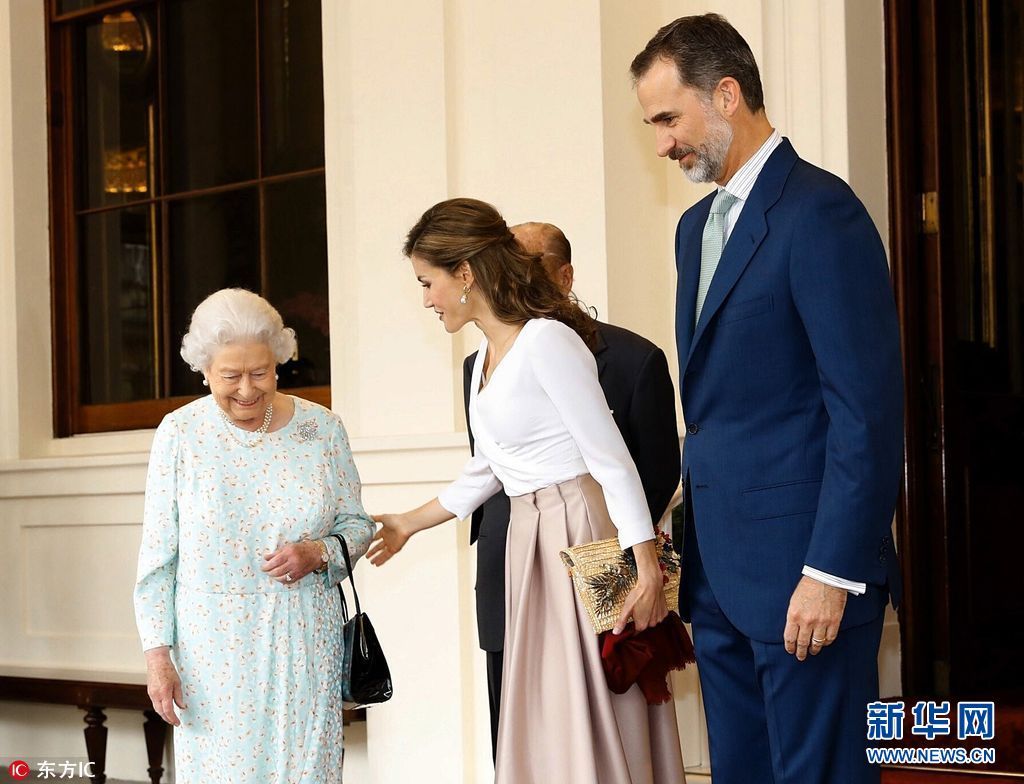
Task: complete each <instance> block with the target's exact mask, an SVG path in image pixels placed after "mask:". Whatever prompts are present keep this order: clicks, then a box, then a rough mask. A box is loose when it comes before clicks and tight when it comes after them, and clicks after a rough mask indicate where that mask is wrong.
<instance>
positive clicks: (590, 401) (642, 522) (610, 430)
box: [438, 319, 654, 549]
mask: <svg viewBox="0 0 1024 784" xmlns="http://www.w3.org/2000/svg"><path fill="white" fill-rule="evenodd" d="M486 356H487V339H486V338H485V339H484V340H483V342H482V343H481V344H480V351H479V353H478V354H477V358H476V364H475V365H474V366H473V375H472V380H471V382H470V383H471V384H472V386H471V388H470V398H469V422H470V426H471V427H472V428H473V436H474V438H475V442H476V454H475V455H474V456H473V457H472V458H470V459H469V461H468V462H467V463H466V465H465V467H464V468H463V469H462V474H461V475H460V476H459V478H458V479H456V480H455V481H454V482H452V483H451V484H450V485H448V487H446V488H445V489H444V490H443V491H441V493H440V495H439V496H438V501H440V503H441V506H443V507H444V508H445V509H447V510H448V511H449V512H451V513H452V514H453V515H455V516H456V517H459V518H466V517H469V515H470V514H472V513H473V510H475V509H476V508H477V507H478V506H480V505H481V504H482V503H483V502H484V501H486V500H487V499H488V498H490V497H491V496H492V495H494V493H496V492H498V491H499V490H501V489H502V487H504V490H505V492H506V493H507V494H508V495H509V496H517V495H525V494H527V493H533V492H536V491H537V490H540V489H542V488H545V487H549V486H551V485H555V484H558V483H560V482H565V481H567V480H569V479H574V478H576V477H578V476H583V475H584V474H587V473H589V474H591V475H592V476H593V477H594V479H595V480H597V482H598V483H599V484H600V485H601V488H602V489H603V490H604V497H605V503H606V504H607V506H608V513H609V515H610V517H611V519H612V523H614V524H615V527H616V529H618V532H619V544H620V545H621V546H622V548H623V549H626V548H627V547H631V546H633V545H634V544H637V543H638V542H645V541H647V540H649V539H653V538H654V526H653V524H652V523H651V513H650V510H649V509H648V506H647V497H646V496H645V495H644V489H643V485H642V484H641V483H640V475H639V474H638V473H637V470H636V466H635V465H634V463H633V459H632V457H630V454H629V450H628V449H627V448H626V444H625V442H624V441H623V440H622V434H621V433H620V432H619V429H618V427H616V425H615V420H614V419H613V418H612V412H611V411H609V410H608V402H607V400H606V399H605V396H604V391H603V390H602V389H601V385H600V383H599V382H598V377H597V363H596V362H595V360H594V355H593V354H592V353H591V352H590V349H588V348H587V346H586V344H584V342H583V341H582V340H581V339H580V337H579V336H578V335H577V334H576V333H575V332H574V331H573V330H572V329H571V328H570V327H568V326H566V325H565V324H562V323H561V322H559V321H554V320H552V319H532V320H530V321H528V322H526V324H525V325H524V326H523V329H522V331H521V332H520V333H519V335H518V337H516V339H515V342H514V343H513V344H512V347H511V348H510V349H509V350H508V353H506V354H505V356H504V358H502V360H501V362H499V363H498V366H497V367H495V368H493V369H492V370H491V377H490V380H489V381H488V382H487V386H486V387H484V389H483V390H481V389H480V379H481V374H482V371H483V363H484V358H485V357H486Z"/></svg>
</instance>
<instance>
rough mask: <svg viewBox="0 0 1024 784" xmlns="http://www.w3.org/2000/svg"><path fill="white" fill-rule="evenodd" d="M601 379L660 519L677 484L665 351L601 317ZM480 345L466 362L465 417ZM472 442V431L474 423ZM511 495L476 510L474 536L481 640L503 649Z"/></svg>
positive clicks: (496, 497) (654, 516) (672, 392)
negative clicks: (506, 543) (602, 320)
mask: <svg viewBox="0 0 1024 784" xmlns="http://www.w3.org/2000/svg"><path fill="white" fill-rule="evenodd" d="M594 359H595V360H596V362H597V373H598V380H599V381H600V383H601V389H602V390H604V396H605V398H606V399H607V401H608V407H609V408H610V409H612V418H613V419H614V420H615V424H616V425H618V427H619V432H620V433H622V440H623V441H625V442H626V447H627V448H628V449H629V453H630V455H631V456H632V457H633V462H634V463H636V470H637V473H639V474H640V481H641V483H642V484H643V486H644V493H645V494H646V496H647V505H648V507H649V508H650V511H651V517H652V519H653V520H654V522H655V523H657V521H658V520H659V519H660V518H661V516H662V515H663V514H664V513H665V509H666V508H667V507H668V503H669V501H671V500H672V495H673V494H674V493H675V491H676V485H678V484H679V469H678V466H679V432H678V430H677V429H676V406H675V388H674V387H673V385H672V377H671V376H670V375H669V371H668V362H667V361H666V359H665V354H664V352H662V350H661V349H660V348H658V347H657V346H655V345H654V344H653V343H651V341H649V340H647V339H646V338H643V337H641V336H640V335H637V334H636V333H634V332H630V331H629V330H626V329H622V328H621V327H615V326H612V325H611V324H603V323H601V322H598V324H597V346H596V347H595V350H594ZM474 362H476V352H474V353H473V354H471V355H470V356H468V357H466V360H465V362H464V363H463V366H462V371H463V392H464V395H465V403H466V419H467V421H468V420H469V393H470V383H471V379H472V375H473V364H474ZM469 443H470V448H472V447H473V431H472V430H470V431H469ZM508 519H509V500H508V496H506V495H505V494H504V493H497V494H496V495H494V496H492V497H491V498H490V499H489V500H488V501H486V502H484V504H483V506H481V507H480V508H479V509H477V510H476V511H475V512H474V513H473V522H472V527H471V529H470V542H476V544H477V553H476V617H477V630H478V633H479V636H480V647H481V648H483V649H484V650H485V651H500V650H501V649H502V647H503V645H504V640H505V539H506V535H507V532H508Z"/></svg>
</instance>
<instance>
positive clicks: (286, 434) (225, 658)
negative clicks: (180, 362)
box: [135, 289, 374, 784]
mask: <svg viewBox="0 0 1024 784" xmlns="http://www.w3.org/2000/svg"><path fill="white" fill-rule="evenodd" d="M295 350H296V342H295V333H294V332H293V331H292V330H291V329H288V328H285V327H284V325H283V324H282V322H281V317H280V315H279V314H278V312H277V311H276V310H275V309H274V308H273V307H271V305H270V304H269V303H268V302H267V301H266V300H264V299H263V298H261V297H259V296H257V295H256V294H253V293H251V292H248V291H243V290H241V289H224V290H222V291H218V292H216V293H214V294H212V295H210V296H209V297H208V298H207V299H206V300H204V301H203V302H202V304H200V305H199V307H198V308H196V311H195V313H194V314H193V316H192V321H191V324H190V326H189V331H188V334H186V335H185V338H184V340H183V341H182V349H181V354H182V357H183V358H184V359H185V361H186V362H187V363H188V364H189V365H190V366H191V367H192V369H193V370H195V371H197V372H202V374H203V376H204V381H203V383H204V384H205V385H207V386H209V388H210V394H209V395H208V396H206V397H203V398H200V399H199V400H196V401H195V402H193V403H189V404H188V405H186V406H183V407H182V408H179V409H178V410H177V411H174V412H173V413H171V414H168V415H167V417H165V418H164V420H163V422H162V423H161V425H160V427H159V428H158V429H157V432H156V437H155V439H154V441H153V450H152V455H151V458H150V463H149V475H148V478H147V480H146V504H145V514H144V518H143V532H142V547H141V550H140V552H139V567H138V579H137V582H136V585H135V611H136V618H137V621H138V627H139V633H140V636H141V637H142V647H143V649H144V650H145V655H146V662H147V669H148V687H149V695H150V697H151V698H152V700H153V707H154V709H155V710H156V711H157V712H158V713H159V714H160V715H161V716H162V717H163V718H164V719H165V720H166V721H168V722H170V723H171V724H173V725H174V726H175V727H176V728H177V729H176V732H175V762H176V767H177V774H178V780H179V781H185V782H200V781H203V782H206V781H218V782H228V781H230V782H236V783H237V782H253V783H254V784H255V783H256V782H258V783H259V784H272V783H273V782H318V783H320V782H323V783H327V782H340V781H341V765H342V699H341V670H340V665H341V659H342V641H341V624H340V608H339V599H338V593H337V591H336V590H334V586H335V585H336V584H337V583H338V582H339V581H340V580H341V579H343V578H344V576H345V574H346V573H345V566H344V558H343V557H342V554H341V547H340V543H339V541H338V540H337V539H336V538H334V537H333V536H331V534H340V535H341V536H342V537H344V539H345V541H346V542H347V545H348V550H349V553H350V554H351V556H352V559H353V561H354V560H355V559H356V558H358V557H359V556H361V555H362V554H363V553H364V552H365V551H366V549H367V547H368V546H369V543H370V539H371V537H372V536H373V532H374V525H373V522H372V521H371V520H370V518H369V517H368V516H367V514H366V512H365V511H364V510H363V506H362V503H361V501H360V485H359V476H358V474H357V472H356V467H355V465H354V463H353V461H352V453H351V451H350V449H349V444H348V438H347V436H346V433H345V428H344V427H343V425H342V423H341V420H340V419H339V418H338V416H337V415H335V414H334V413H332V412H331V411H329V410H328V409H325V408H323V407H322V406H318V405H316V404H314V403H310V402H307V401H305V400H301V399H299V398H295V397H292V396H290V395H286V394H283V393H281V392H278V391H277V384H276V380H277V375H276V373H275V369H276V366H277V365H278V364H280V363H282V362H284V361H287V360H288V359H289V358H290V357H291V356H293V355H294V353H295Z"/></svg>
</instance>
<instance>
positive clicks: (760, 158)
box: [719, 129, 868, 596]
mask: <svg viewBox="0 0 1024 784" xmlns="http://www.w3.org/2000/svg"><path fill="white" fill-rule="evenodd" d="M781 143H782V135H781V134H780V133H779V132H778V130H777V129H776V130H773V131H772V134H771V136H769V137H768V138H767V139H766V140H765V142H764V144H762V145H761V146H760V147H759V148H758V150H757V152H755V153H754V154H753V155H752V156H750V158H749V159H748V160H747V162H746V163H744V164H743V165H742V166H740V168H739V169H738V170H737V171H736V173H735V174H734V175H733V176H732V177H730V178H729V182H727V183H726V184H725V186H724V188H720V189H719V190H726V191H728V192H729V193H731V194H732V195H733V196H735V197H736V201H734V202H733V204H732V207H730V208H729V211H728V212H727V213H726V214H725V242H727V243H728V242H729V237H730V235H731V234H732V230H733V228H734V227H735V226H736V223H737V221H739V219H740V213H741V212H743V205H745V204H746V203H747V197H749V196H750V192H751V191H752V190H753V189H754V183H755V182H757V177H758V175H759V174H761V170H762V169H763V168H764V165H765V163H767V162H768V158H769V157H770V156H771V154H772V153H773V152H775V148H776V147H778V146H779V145H780V144H781ZM803 574H805V575H806V576H808V577H812V578H814V579H815V580H817V581H818V582H822V583H825V584H826V585H831V586H832V587H833V588H842V589H843V590H846V591H849V592H850V593H852V594H856V595H858V596H859V595H860V594H862V593H865V592H866V591H867V589H868V587H867V585H865V584H864V583H855V582H853V581H851V580H844V579H843V578H842V577H836V576H835V575H832V574H828V573H827V572H823V571H821V570H820V569H815V568H814V567H811V566H807V565H805V566H804V568H803Z"/></svg>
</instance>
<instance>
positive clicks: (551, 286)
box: [402, 199, 597, 350]
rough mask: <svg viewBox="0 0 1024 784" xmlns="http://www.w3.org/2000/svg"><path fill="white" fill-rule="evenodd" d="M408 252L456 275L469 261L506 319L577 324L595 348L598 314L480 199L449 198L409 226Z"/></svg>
mask: <svg viewBox="0 0 1024 784" xmlns="http://www.w3.org/2000/svg"><path fill="white" fill-rule="evenodd" d="M402 252H403V253H404V254H405V255H406V256H409V257H412V256H413V255H415V256H417V257H418V258H421V259H423V261H425V262H427V263H428V264H430V265H431V266H432V267H440V268H442V269H444V270H447V271H448V273H449V274H450V275H456V274H457V270H458V268H459V266H460V265H461V264H462V262H464V261H465V262H467V263H468V264H469V268H470V269H471V270H472V271H473V277H474V278H475V280H476V283H477V285H478V286H479V289H480V293H481V294H482V295H483V296H484V297H485V298H486V299H487V302H488V303H489V304H490V306H491V310H493V311H494V315H495V316H497V317H498V319H499V320H501V321H503V322H505V323H506V324H523V323H525V322H526V321H528V320H530V319H533V318H550V319H555V320H557V321H561V322H562V323H563V324H565V325H566V326H568V327H570V328H572V329H573V330H574V331H575V332H576V334H577V335H579V336H580V337H581V338H582V339H583V342H584V343H586V344H587V346H588V347H589V348H590V349H591V350H593V348H594V345H595V343H596V336H597V328H596V327H595V325H594V319H593V318H591V316H590V314H589V313H587V312H586V311H584V310H583V308H582V307H581V306H580V304H579V302H578V301H577V300H576V298H575V297H574V296H572V295H569V296H568V297H567V296H566V295H565V294H563V293H562V291H561V289H559V288H558V286H557V285H556V284H555V282H554V281H552V280H551V279H550V278H549V277H548V276H547V273H546V272H545V270H544V265H543V264H541V260H540V256H534V255H532V254H530V253H527V252H526V251H525V250H523V247H522V246H521V245H520V244H519V243H518V242H517V241H516V238H515V237H514V236H513V234H512V232H511V231H509V229H508V225H506V223H505V219H504V218H502V217H501V214H500V213H499V212H498V211H497V210H496V209H495V208H494V207H493V206H491V205H490V204H488V203H487V202H484V201H479V200H477V199H448V200H447V201H442V202H439V203H438V204H435V205H434V206H433V207H431V208H430V209H429V210H427V211H426V212H425V213H423V216H422V217H421V218H420V219H419V220H418V221H417V222H416V225H415V226H413V227H412V229H410V230H409V234H408V236H407V237H406V239H405V245H404V247H403V248H402Z"/></svg>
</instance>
